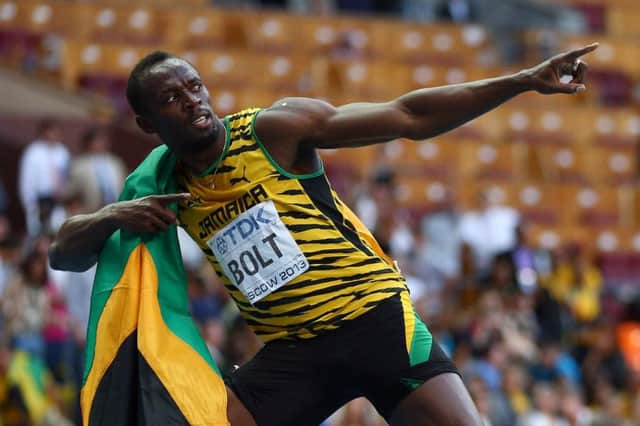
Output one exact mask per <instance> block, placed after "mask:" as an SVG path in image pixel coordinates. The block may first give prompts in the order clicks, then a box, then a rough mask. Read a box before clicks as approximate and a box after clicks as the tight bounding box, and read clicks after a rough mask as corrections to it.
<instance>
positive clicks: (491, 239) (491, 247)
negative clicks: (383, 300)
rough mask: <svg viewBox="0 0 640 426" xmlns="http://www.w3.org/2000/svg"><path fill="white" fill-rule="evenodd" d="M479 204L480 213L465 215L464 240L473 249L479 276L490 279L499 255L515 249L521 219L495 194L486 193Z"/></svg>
mask: <svg viewBox="0 0 640 426" xmlns="http://www.w3.org/2000/svg"><path fill="white" fill-rule="evenodd" d="M478 203H479V209H478V210H476V211H469V212H466V213H463V214H462V216H461V218H460V236H461V238H462V241H463V243H465V244H467V245H469V247H471V250H472V251H473V255H474V259H475V262H476V267H477V269H478V272H479V273H480V274H481V276H484V277H486V276H487V273H488V272H489V270H490V267H491V262H492V260H493V258H494V257H495V255H497V254H498V253H500V252H504V251H508V250H511V249H513V247H514V246H515V244H516V233H515V231H516V227H517V226H518V223H519V222H520V216H519V214H518V212H516V211H515V210H514V209H512V208H511V207H508V206H505V205H502V204H501V201H500V200H499V197H497V196H496V195H495V194H494V193H493V192H491V191H482V192H481V193H480V194H479V195H478Z"/></svg>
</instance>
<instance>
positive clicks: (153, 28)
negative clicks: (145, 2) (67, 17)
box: [77, 3, 170, 45]
mask: <svg viewBox="0 0 640 426" xmlns="http://www.w3.org/2000/svg"><path fill="white" fill-rule="evenodd" d="M77 8H78V11H77V13H78V23H79V29H78V38H79V39H80V40H91V41H93V42H100V43H105V42H109V43H126V44H129V45H131V44H139V45H145V44H146V45H158V44H161V43H163V42H166V34H165V33H166V30H167V28H168V27H167V20H166V15H167V14H170V13H169V12H167V13H163V11H162V10H161V9H156V8H153V7H150V6H142V5H108V4H90V3H80V4H78V5H77Z"/></svg>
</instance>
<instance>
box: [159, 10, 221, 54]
mask: <svg viewBox="0 0 640 426" xmlns="http://www.w3.org/2000/svg"><path fill="white" fill-rule="evenodd" d="M230 20H232V19H231V18H230V17H229V16H228V14H226V13H222V12H220V11H219V10H217V9H211V8H201V9H195V10H174V11H172V13H170V14H167V26H169V28H171V29H172V30H171V31H167V44H168V45H170V46H176V47H181V48H182V49H213V48H218V47H225V48H229V45H230V37H228V34H227V26H228V23H229V21H230Z"/></svg>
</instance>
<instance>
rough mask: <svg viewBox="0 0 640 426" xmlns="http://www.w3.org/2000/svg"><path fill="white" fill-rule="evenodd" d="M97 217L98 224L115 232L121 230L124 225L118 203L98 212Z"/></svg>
mask: <svg viewBox="0 0 640 426" xmlns="http://www.w3.org/2000/svg"><path fill="white" fill-rule="evenodd" d="M95 215H96V220H97V221H98V222H100V223H102V224H104V226H106V227H109V228H112V229H113V230H114V231H115V230H116V229H120V227H121V225H122V223H121V220H120V215H119V212H118V207H117V203H113V204H108V205H106V206H104V207H103V208H101V209H100V210H98V211H97V212H96V213H95Z"/></svg>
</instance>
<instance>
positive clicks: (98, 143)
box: [70, 127, 126, 212]
mask: <svg viewBox="0 0 640 426" xmlns="http://www.w3.org/2000/svg"><path fill="white" fill-rule="evenodd" d="M80 143H81V146H82V154H81V155H80V156H79V157H77V158H74V159H73V160H72V161H71V177H70V188H71V191H73V192H76V191H77V193H78V194H79V196H80V199H81V202H82V204H83V205H84V207H85V208H86V210H87V211H88V212H93V211H96V210H98V209H99V208H101V207H102V206H105V205H107V204H111V203H113V202H115V201H117V199H118V196H119V194H120V191H121V190H122V185H123V184H124V179H125V177H126V168H125V165H124V163H123V162H122V160H121V159H120V158H118V157H116V156H115V155H114V154H112V153H111V152H110V148H111V146H110V145H111V144H110V141H109V138H108V135H107V133H106V131H105V130H104V129H101V128H99V127H93V128H90V129H89V130H87V131H86V132H85V133H84V134H83V135H82V138H81V140H80Z"/></svg>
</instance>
